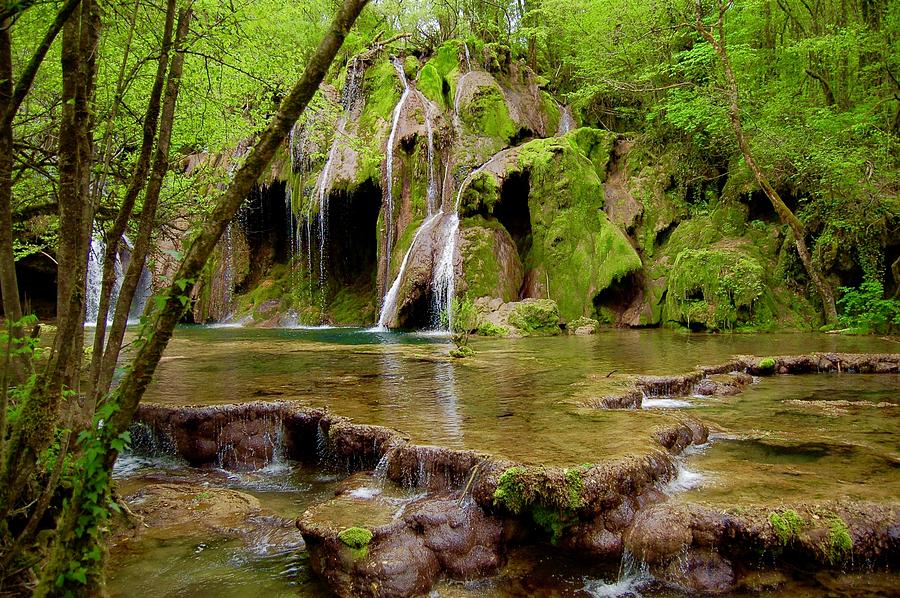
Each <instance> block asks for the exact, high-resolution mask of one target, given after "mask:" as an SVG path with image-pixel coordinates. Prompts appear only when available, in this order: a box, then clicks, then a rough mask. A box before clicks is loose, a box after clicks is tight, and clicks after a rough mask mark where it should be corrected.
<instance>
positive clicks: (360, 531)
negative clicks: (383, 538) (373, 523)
mask: <svg viewBox="0 0 900 598" xmlns="http://www.w3.org/2000/svg"><path fill="white" fill-rule="evenodd" d="M338 540H340V541H341V542H343V543H344V544H345V545H347V546H349V547H350V548H363V547H365V546H368V544H369V542H371V541H372V532H371V531H369V530H367V529H366V528H364V527H348V528H347V529H345V530H342V531H341V532H340V533H338Z"/></svg>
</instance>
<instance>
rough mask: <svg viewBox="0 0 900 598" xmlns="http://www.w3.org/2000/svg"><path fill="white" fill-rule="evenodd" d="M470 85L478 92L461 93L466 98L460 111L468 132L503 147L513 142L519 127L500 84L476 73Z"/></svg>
mask: <svg viewBox="0 0 900 598" xmlns="http://www.w3.org/2000/svg"><path fill="white" fill-rule="evenodd" d="M461 79H462V78H460V80H461ZM457 84H459V81H457ZM466 85H471V86H472V87H473V88H474V89H472V90H471V91H469V90H467V89H463V90H462V91H461V92H460V93H462V94H463V95H462V101H461V102H460V107H459V108H460V120H461V121H462V122H463V124H464V125H465V126H466V128H468V130H469V131H470V132H472V133H474V134H475V135H478V136H480V137H490V138H493V139H497V140H499V141H501V142H502V143H503V144H506V143H508V142H509V141H510V140H512V139H513V138H514V137H515V136H516V133H518V132H519V127H518V126H517V125H516V123H514V122H513V120H512V119H511V118H510V116H509V108H508V107H507V105H506V98H505V97H504V95H503V90H502V89H500V86H499V85H497V83H496V81H494V80H492V79H491V78H489V77H486V76H484V74H483V73H480V72H474V73H472V75H471V77H470V78H467V79H466Z"/></svg>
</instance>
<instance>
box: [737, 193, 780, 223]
mask: <svg viewBox="0 0 900 598" xmlns="http://www.w3.org/2000/svg"><path fill="white" fill-rule="evenodd" d="M744 203H746V204H747V222H753V221H754V220H760V221H762V222H765V223H766V224H771V223H773V222H778V213H777V212H775V208H774V207H773V206H772V202H771V201H769V198H768V197H767V196H766V194H765V193H764V192H763V191H754V192H753V193H750V194H749V196H747V199H746V200H745V202H744Z"/></svg>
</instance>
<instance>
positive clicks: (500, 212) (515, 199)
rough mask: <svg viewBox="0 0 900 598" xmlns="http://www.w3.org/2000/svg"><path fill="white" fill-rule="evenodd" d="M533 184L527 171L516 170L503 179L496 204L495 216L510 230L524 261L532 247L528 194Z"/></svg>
mask: <svg viewBox="0 0 900 598" xmlns="http://www.w3.org/2000/svg"><path fill="white" fill-rule="evenodd" d="M530 193H531V185H530V183H529V180H528V173H527V172H514V173H512V174H510V175H509V176H508V177H507V178H506V179H504V181H503V185H502V186H501V188H500V201H498V202H497V205H495V206H494V217H496V218H497V220H498V221H499V222H500V224H502V225H503V227H504V228H505V229H506V230H507V232H509V235H510V236H511V237H512V240H513V242H514V243H515V244H516V250H517V251H518V252H519V257H520V258H521V259H522V261H524V260H525V256H526V255H527V254H528V251H529V250H530V249H531V243H532V231H531V209H530V208H529V207H528V195H529V194H530Z"/></svg>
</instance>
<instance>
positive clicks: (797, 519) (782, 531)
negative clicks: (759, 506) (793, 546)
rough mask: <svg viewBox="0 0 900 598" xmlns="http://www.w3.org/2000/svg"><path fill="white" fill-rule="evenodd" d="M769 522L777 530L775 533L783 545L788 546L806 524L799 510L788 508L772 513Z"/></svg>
mask: <svg viewBox="0 0 900 598" xmlns="http://www.w3.org/2000/svg"><path fill="white" fill-rule="evenodd" d="M769 523H770V524H771V525H772V529H773V530H775V535H776V536H778V540H779V541H780V542H781V545H782V546H787V545H788V544H789V543H790V542H791V541H793V540H794V539H796V538H797V536H798V535H799V534H800V531H801V530H802V529H803V526H804V525H805V523H806V522H805V521H803V518H802V517H801V516H800V514H799V513H797V511H794V510H793V509H788V510H786V511H782V512H781V513H772V514H770V515H769Z"/></svg>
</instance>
